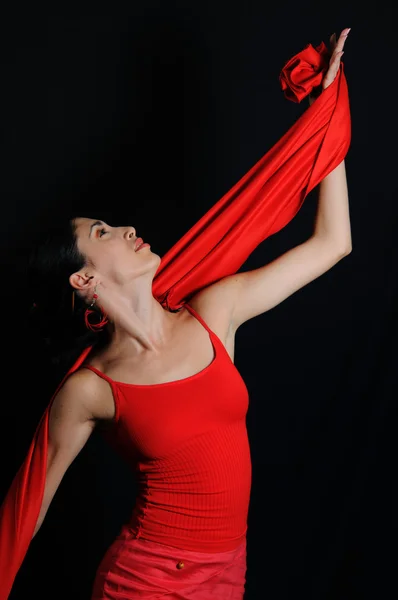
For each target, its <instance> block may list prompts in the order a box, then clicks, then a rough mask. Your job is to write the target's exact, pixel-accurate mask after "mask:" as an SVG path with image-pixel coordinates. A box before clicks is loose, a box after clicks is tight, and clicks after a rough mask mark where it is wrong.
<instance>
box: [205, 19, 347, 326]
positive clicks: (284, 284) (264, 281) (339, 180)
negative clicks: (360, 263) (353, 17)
mask: <svg viewBox="0 0 398 600" xmlns="http://www.w3.org/2000/svg"><path fill="white" fill-rule="evenodd" d="M348 32H349V30H347V29H345V30H343V32H342V34H341V35H340V37H339V40H338V42H337V43H336V42H335V40H334V39H333V38H332V40H331V41H332V49H333V52H332V55H331V58H330V62H329V68H328V71H327V72H326V74H325V77H324V79H323V82H322V87H323V89H326V87H328V86H329V85H330V84H331V83H332V82H333V80H334V78H335V76H336V74H337V72H338V69H339V67H340V59H341V56H342V51H343V50H342V49H343V47H344V43H345V40H346V38H347V35H348ZM318 192H319V197H318V208H317V214H316V220H315V224H314V229H313V234H312V235H311V237H310V238H309V239H308V240H307V241H305V242H304V243H302V244H300V245H299V246H296V247H295V248H293V249H292V250H289V251H288V252H286V253H285V254H283V255H282V256H280V257H279V258H277V259H276V260H274V261H272V262H271V263H269V264H267V265H265V266H264V267H260V268H259V269H255V270H252V271H248V272H245V273H237V274H235V275H231V276H229V277H226V278H224V279H222V280H220V281H218V282H217V283H215V284H213V285H211V286H209V287H208V288H206V289H205V290H203V291H201V292H200V293H199V294H198V295H197V297H195V299H194V303H195V306H196V308H197V309H198V310H199V311H201V312H202V314H204V315H206V317H207V319H208V322H209V323H211V322H212V321H213V318H215V317H217V318H218V320H219V321H221V322H222V323H223V324H224V327H228V330H229V331H231V330H233V331H234V330H236V329H237V328H238V327H239V326H240V325H241V324H242V323H244V322H245V321H247V320H249V319H251V318H253V317H255V316H256V315H259V314H261V313H263V312H266V311H267V310H269V309H271V308H273V307H274V306H276V305H277V304H279V303H280V302H282V301H283V300H285V299H286V298H287V297H289V296H290V295H291V294H293V293H294V292H296V291H297V290H299V289H300V288H302V287H303V286H305V285H306V284H308V283H309V282H311V281H313V280H314V279H316V278H317V277H319V276H320V275H322V274H323V273H325V272H326V271H328V270H329V269H330V268H331V267H332V266H333V265H335V264H336V263H337V262H338V261H339V260H341V258H343V257H344V256H347V255H348V254H349V253H350V252H351V247H352V245H351V227H350V215H349V204H348V191H347V179H346V172H345V162H344V161H342V162H341V163H340V164H339V165H338V166H337V167H336V168H335V169H334V170H333V171H332V172H330V173H329V175H327V176H326V177H325V178H324V179H323V180H322V181H321V182H320V184H319V186H318ZM213 322H214V321H213Z"/></svg>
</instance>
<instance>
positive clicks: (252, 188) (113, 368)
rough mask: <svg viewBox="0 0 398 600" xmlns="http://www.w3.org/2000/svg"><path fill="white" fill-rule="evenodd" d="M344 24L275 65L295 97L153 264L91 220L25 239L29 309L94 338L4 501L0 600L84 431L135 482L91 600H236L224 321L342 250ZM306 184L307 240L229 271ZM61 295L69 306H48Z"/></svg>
mask: <svg viewBox="0 0 398 600" xmlns="http://www.w3.org/2000/svg"><path fill="white" fill-rule="evenodd" d="M348 33H349V29H344V30H343V31H342V33H341V34H340V36H339V37H338V39H336V36H335V35H333V36H332V37H331V39H330V49H328V48H327V46H326V45H325V44H323V43H322V44H320V45H319V46H318V47H316V48H314V47H313V46H312V45H310V44H308V45H307V46H306V47H305V48H304V50H302V52H300V53H299V54H297V55H296V56H295V57H293V58H292V59H291V60H290V61H288V63H287V64H286V65H285V67H284V68H283V70H282V72H281V75H280V82H281V86H282V90H283V91H284V92H285V96H286V97H287V98H289V99H291V100H293V101H295V102H301V101H302V100H303V99H304V98H308V99H309V107H308V108H307V109H306V110H305V111H304V113H303V114H302V115H301V117H300V118H299V119H298V120H297V122H296V123H295V124H294V125H293V126H292V127H291V128H290V129H289V130H288V131H287V133H286V134H285V135H284V136H283V137H282V138H281V140H279V141H278V143H277V144H276V145H275V146H274V147H273V148H271V150H269V152H267V154H265V156H264V157H263V158H261V160H260V161H259V162H258V163H257V164H256V165H254V167H253V168H252V169H251V170H250V171H249V172H248V173H247V174H246V175H245V176H244V177H243V178H242V179H241V180H240V181H239V182H238V183H237V184H236V185H235V186H234V187H233V188H232V189H231V190H230V191H229V192H227V193H226V194H225V196H224V197H223V198H221V199H220V200H219V201H218V202H217V203H216V204H215V206H213V207H212V208H211V209H210V211H208V213H206V214H205V215H204V216H203V217H202V218H201V219H200V220H199V221H198V223H196V225H194V227H192V229H191V230H190V231H188V232H187V233H186V234H185V235H184V236H183V237H182V239H181V240H180V241H179V242H177V244H175V246H173V247H172V248H171V250H170V251H169V252H168V253H166V255H165V256H164V257H163V258H162V259H161V258H160V257H159V256H158V255H156V254H155V253H153V252H152V250H151V247H150V245H149V244H148V243H145V242H144V241H143V240H142V239H141V238H140V237H139V236H138V235H137V231H136V229H135V227H131V226H125V227H113V226H111V225H110V224H108V223H105V222H103V221H99V220H97V219H96V218H95V216H96V215H93V217H94V218H91V215H90V216H87V215H75V216H74V218H73V219H70V220H69V221H68V222H67V223H66V224H65V226H62V224H60V223H56V224H55V229H54V232H53V231H50V232H48V234H47V236H46V239H45V241H43V243H42V244H40V245H39V246H38V247H37V248H35V249H34V251H33V253H32V261H31V262H32V264H31V273H33V281H34V284H35V294H37V295H36V296H35V298H37V306H38V310H42V313H44V317H45V316H46V310H47V308H46V310H43V309H41V307H43V306H46V307H48V314H47V316H48V319H49V320H51V318H52V317H54V314H55V313H56V315H57V317H58V323H59V322H60V321H59V318H61V320H63V322H65V323H68V319H69V320H72V319H73V320H74V322H76V320H80V322H81V324H83V325H85V326H86V327H87V328H88V330H89V331H90V333H91V334H92V338H93V339H92V340H91V342H90V344H88V345H87V347H86V348H85V349H84V351H83V352H82V353H81V355H80V357H79V359H78V360H77V361H76V362H75V364H74V365H73V366H72V367H71V368H70V370H69V371H68V372H67V374H66V375H65V377H64V379H63V380H62V381H61V383H60V384H59V387H58V389H57V390H56V391H55V393H54V396H53V397H52V399H51V401H50V404H49V406H48V408H47V410H46V411H45V413H44V415H43V417H42V419H41V421H40V423H39V425H38V427H37V430H36V433H35V436H34V439H33V440H32V443H31V446H30V448H29V451H28V454H27V456H26V458H25V460H24V462H23V464H22V465H21V467H20V469H19V471H18V473H17V474H16V476H15V478H14V481H13V483H12V485H11V487H10V489H9V491H8V493H7V495H6V497H5V499H4V501H3V504H2V506H1V510H0V582H1V589H0V600H6V599H7V598H8V596H9V594H10V591H11V589H12V585H13V582H14V580H15V577H16V575H17V573H18V570H19V568H20V566H21V564H22V562H23V560H24V557H25V554H26V552H27V549H28V547H29V544H30V542H31V540H32V537H33V536H34V535H36V533H37V532H38V530H39V529H40V526H41V524H42V522H43V519H44V518H45V515H46V513H47V511H48V509H49V506H50V503H51V501H52V499H53V497H54V494H55V492H56V490H57V488H58V486H59V484H60V482H61V480H62V478H63V476H64V474H65V472H66V470H67V469H68V467H69V466H70V464H71V463H72V461H73V460H74V459H75V458H76V456H77V455H78V454H79V452H80V450H81V449H82V448H83V447H84V445H85V443H86V442H87V440H88V439H89V437H90V435H91V434H92V433H93V431H94V430H95V429H96V428H97V427H98V428H99V430H100V431H101V432H102V434H103V435H104V436H105V438H106V440H107V441H108V442H109V444H111V445H112V446H114V447H115V448H116V449H117V451H118V452H120V454H121V455H122V456H123V457H124V458H125V460H127V461H128V462H129V464H130V465H131V469H132V471H133V473H134V476H135V477H136V478H137V482H138V486H139V487H138V495H137V499H136V503H135V506H134V507H133V510H132V514H131V518H130V520H129V521H128V523H126V524H125V525H124V526H123V527H122V529H121V531H120V534H119V535H118V536H117V538H116V539H115V540H114V542H113V543H112V545H111V546H110V548H109V550H108V551H107V552H106V554H105V556H104V557H103V560H102V561H101V563H100V565H99V567H98V571H97V574H96V578H95V583H94V588H93V592H92V600H100V599H101V600H103V599H107V600H130V599H131V600H132V599H136V598H143V599H145V598H146V599H149V598H151V599H153V598H164V599H166V598H167V599H170V600H177V599H178V600H210V599H211V600H213V598H218V599H222V598H225V599H227V598H228V599H230V600H231V599H233V600H241V599H242V598H243V595H244V589H245V581H246V534H247V516H248V506H249V497H250V486H251V463H250V450H249V442H248V437H247V431H246V421H245V419H246V413H247V409H248V392H247V389H246V386H245V383H244V382H243V380H242V378H241V376H240V374H239V373H238V371H237V369H236V367H235V365H234V344H235V333H236V331H237V329H238V328H239V327H240V326H241V325H242V324H243V323H245V322H246V321H248V320H249V319H253V318H254V317H256V316H257V315H259V314H261V313H264V312H265V311H267V310H269V309H271V308H272V307H274V306H275V305H277V304H278V303H280V302H282V301H283V300H284V299H285V298H287V297H288V296H290V295H291V294H293V293H294V292H295V291H297V290H298V289H300V288H302V287H303V286H305V285H306V284H308V283H309V282H310V281H312V280H314V279H315V278H317V277H319V276H320V275H322V274H323V273H325V272H326V271H327V270H328V269H330V268H331V267H332V266H333V265H335V264H336V263H337V262H338V261H340V260H341V259H342V258H343V257H344V256H347V255H348V254H349V253H350V251H351V232H350V218H349V205H348V192H347V181H346V173H345V163H344V159H345V156H346V153H347V151H348V148H349V145H350V135H351V123H350V113H349V103H348V90H347V83H346V79H345V75H344V71H343V64H342V62H341V57H342V54H343V48H344V44H345V41H346V39H347V36H348ZM316 186H318V205H317V214H316V219H315V223H314V227H313V233H312V235H311V237H310V238H309V239H308V240H307V241H305V242H304V243H302V244H300V245H299V246H297V247H295V248H292V249H291V250H289V251H288V252H286V253H285V254H283V255H282V256H280V257H279V258H277V259H276V260H274V261H273V262H271V263H270V264H267V265H265V266H263V267H261V268H258V269H256V270H252V271H248V272H241V273H239V272H238V270H239V268H240V266H241V265H243V263H244V262H245V260H246V259H247V257H248V256H249V255H250V253H251V252H253V250H254V249H255V248H256V247H257V246H258V245H259V244H260V243H261V242H262V241H263V240H264V239H266V238H267V237H269V236H270V235H272V234H274V233H275V232H277V231H279V230H280V229H281V228H282V227H284V226H286V225H287V223H289V222H290V221H291V219H292V218H293V217H294V215H295V214H296V213H297V211H298V210H299V209H300V207H301V205H302V203H303V201H304V199H305V197H306V196H307V195H308V193H309V192H310V191H311V190H312V189H314V188H315V187H316ZM72 296H73V298H74V302H75V308H74V311H73V312H72V311H71V310H70V302H69V301H68V303H67V304H66V303H64V302H63V300H62V299H63V298H65V297H68V298H69V300H71V299H72ZM64 309H65V311H66V312H65V313H63V312H62V311H63V310H64ZM51 310H53V312H54V314H51ZM75 330H76V328H72V327H71V331H75Z"/></svg>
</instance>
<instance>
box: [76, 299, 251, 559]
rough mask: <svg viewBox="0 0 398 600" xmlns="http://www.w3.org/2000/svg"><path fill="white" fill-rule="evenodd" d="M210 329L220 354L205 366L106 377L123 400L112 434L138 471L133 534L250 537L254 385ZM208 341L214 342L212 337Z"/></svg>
mask: <svg viewBox="0 0 398 600" xmlns="http://www.w3.org/2000/svg"><path fill="white" fill-rule="evenodd" d="M186 307H187V308H188V310H189V311H190V312H191V314H193V315H194V316H195V317H196V318H197V319H198V320H199V321H200V323H202V325H203V327H205V328H206V330H207V331H208V332H209V338H210V341H211V343H212V345H213V350H214V359H213V361H212V362H211V364H210V365H209V366H208V367H207V368H205V369H204V370H203V371H201V372H200V373H197V374H196V375H193V376H192V377H188V378H186V379H181V380H179V381H173V382H170V383H163V384H156V385H132V384H126V383H119V382H115V381H113V380H112V379H110V378H109V377H107V376H106V375H104V374H103V373H101V372H100V371H98V370H97V369H95V368H93V367H91V366H90V365H87V368H89V369H91V370H93V371H94V372H95V373H97V374H98V375H99V376H100V377H103V378H104V379H106V380H107V381H108V382H109V383H110V385H111V387H112V390H113V395H114V398H115V404H116V405H117V419H116V424H115V426H114V427H113V428H112V430H111V433H110V435H109V434H108V441H109V442H110V443H112V444H113V445H114V446H115V447H116V448H117V449H118V451H119V452H121V453H122V455H123V457H124V458H125V459H126V460H127V462H128V463H129V464H130V465H131V467H132V468H133V469H134V470H135V471H136V473H137V481H138V484H139V493H138V497H137V501H136V505H135V508H134V511H133V516H132V520H131V523H130V529H131V530H132V531H133V534H134V536H135V537H137V538H139V537H143V538H145V539H148V540H151V541H153V542H159V543H163V544H167V545H169V546H175V547H176V548H182V549H186V550H193V551H198V552H200V551H202V552H226V551H228V550H233V549H234V548H237V546H239V545H240V544H241V543H242V542H243V541H244V539H245V534H246V529H247V525H246V520H247V513H248V506H249V496H250V484H251V462H250V450H249V443H248V439H247V432H246V412H247V409H248V400H249V399H248V393H247V389H246V386H245V384H244V382H243V380H242V378H241V376H240V375H239V373H238V371H237V369H236V367H235V365H234V364H233V362H232V361H231V359H230V357H229V355H228V353H227V351H226V349H225V348H224V345H223V344H222V343H221V341H220V340H219V339H218V337H217V336H216V335H215V334H214V333H213V332H212V331H211V330H210V329H209V328H208V327H207V325H206V323H204V321H203V320H202V319H201V317H200V316H199V315H198V314H197V313H196V312H195V311H194V310H193V309H192V307H190V306H188V305H186ZM210 341H209V343H210Z"/></svg>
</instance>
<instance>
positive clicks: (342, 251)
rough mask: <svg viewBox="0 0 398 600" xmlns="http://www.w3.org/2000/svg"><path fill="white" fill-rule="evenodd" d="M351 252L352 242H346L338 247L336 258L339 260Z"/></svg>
mask: <svg viewBox="0 0 398 600" xmlns="http://www.w3.org/2000/svg"><path fill="white" fill-rule="evenodd" d="M351 252H352V244H351V242H350V243H349V244H346V245H344V246H342V247H339V248H338V259H339V260H341V259H342V258H344V257H345V256H348V255H349V254H351Z"/></svg>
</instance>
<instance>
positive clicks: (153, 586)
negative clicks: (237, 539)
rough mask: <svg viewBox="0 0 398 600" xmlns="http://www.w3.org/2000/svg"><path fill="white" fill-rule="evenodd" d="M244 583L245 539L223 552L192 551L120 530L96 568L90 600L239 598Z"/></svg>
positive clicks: (241, 597)
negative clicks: (236, 546) (132, 535)
mask: <svg viewBox="0 0 398 600" xmlns="http://www.w3.org/2000/svg"><path fill="white" fill-rule="evenodd" d="M245 583H246V541H245V542H243V544H241V545H240V546H239V547H238V548H236V549H234V550H230V551H228V552H216V553H214V552H212V553H210V552H192V551H191V550H181V549H178V548H173V547H172V546H166V545H164V544H159V543H157V542H152V541H149V540H145V539H143V538H139V539H136V538H132V537H131V534H130V533H129V531H128V530H127V529H124V530H123V531H122V533H121V535H120V536H118V538H117V539H116V540H115V542H114V543H113V544H112V545H111V547H110V548H109V550H108V551H107V552H106V554H105V556H104V558H103V559H102V561H101V564H100V566H99V567H98V571H97V575H96V578H95V582H94V588H93V594H92V597H91V600H133V599H135V598H142V599H145V600H155V598H164V599H165V600H214V599H215V598H217V599H220V600H221V599H222V600H242V599H243V597H244V592H245Z"/></svg>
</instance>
